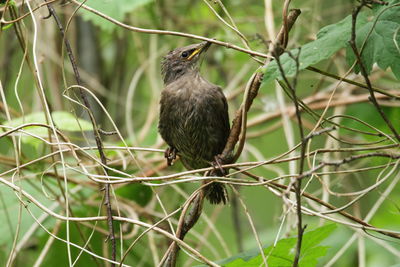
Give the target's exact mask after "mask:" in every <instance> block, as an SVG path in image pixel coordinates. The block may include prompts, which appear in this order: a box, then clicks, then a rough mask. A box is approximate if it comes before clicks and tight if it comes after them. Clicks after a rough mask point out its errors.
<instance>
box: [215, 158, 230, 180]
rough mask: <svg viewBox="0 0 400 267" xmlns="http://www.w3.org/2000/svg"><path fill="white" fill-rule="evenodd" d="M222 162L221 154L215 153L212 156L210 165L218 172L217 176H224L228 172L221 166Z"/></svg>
mask: <svg viewBox="0 0 400 267" xmlns="http://www.w3.org/2000/svg"><path fill="white" fill-rule="evenodd" d="M222 164H223V161H222V158H221V155H216V156H215V157H214V161H213V162H212V166H213V167H214V171H215V172H216V173H218V174H219V175H218V176H225V175H227V174H228V172H227V171H226V170H225V169H224V168H222Z"/></svg>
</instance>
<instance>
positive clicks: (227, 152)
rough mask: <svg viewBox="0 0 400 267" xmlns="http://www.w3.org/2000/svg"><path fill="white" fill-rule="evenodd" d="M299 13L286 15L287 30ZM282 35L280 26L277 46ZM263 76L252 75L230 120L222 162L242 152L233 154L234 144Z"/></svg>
mask: <svg viewBox="0 0 400 267" xmlns="http://www.w3.org/2000/svg"><path fill="white" fill-rule="evenodd" d="M300 13H301V12H300V10H299V9H293V10H290V12H289V15H288V31H289V30H290V29H291V28H292V26H293V25H294V23H295V22H296V19H297V18H298V16H299V15H300ZM284 35H285V31H284V30H283V28H282V29H281V30H280V32H279V34H278V37H277V43H278V44H279V45H278V46H279V47H281V45H280V44H281V43H282V42H283V40H284ZM282 52H283V50H282ZM282 52H281V53H282ZM277 53H279V52H277ZM263 77H264V73H263V72H261V71H260V72H258V73H256V74H255V75H254V76H252V81H251V82H250V87H249V90H248V95H247V101H246V103H245V105H244V107H243V106H241V107H240V108H239V109H238V110H237V111H236V113H235V118H234V119H233V121H232V128H231V132H230V134H229V137H228V141H227V143H226V145H225V148H224V150H223V152H222V153H221V159H222V161H223V162H224V163H234V162H235V161H236V160H237V159H238V158H239V156H240V154H241V152H242V151H241V149H239V150H238V151H237V152H236V153H235V154H233V151H234V149H235V146H236V144H237V143H238V141H239V137H240V134H241V133H242V121H243V113H244V114H245V115H246V114H247V112H248V111H249V109H250V107H251V105H252V104H253V101H254V98H255V97H256V96H257V94H258V90H259V89H260V86H261V83H262V79H263ZM243 109H244V112H243ZM244 139H245V135H242V140H244Z"/></svg>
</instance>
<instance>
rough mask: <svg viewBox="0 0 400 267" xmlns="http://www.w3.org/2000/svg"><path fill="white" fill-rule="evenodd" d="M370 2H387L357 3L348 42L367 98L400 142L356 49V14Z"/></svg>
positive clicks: (364, 0) (367, 0) (365, 0)
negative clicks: (363, 82)
mask: <svg viewBox="0 0 400 267" xmlns="http://www.w3.org/2000/svg"><path fill="white" fill-rule="evenodd" d="M371 3H375V4H379V5H386V4H387V3H386V2H384V1H376V0H375V1H373V0H361V3H360V5H358V6H357V7H356V8H355V9H354V11H353V13H352V21H351V22H352V23H351V39H350V41H349V44H350V46H351V48H352V50H353V52H354V55H355V56H356V58H357V63H358V66H359V67H360V71H361V75H362V76H363V77H364V80H365V83H366V85H367V87H368V90H369V93H370V97H369V100H370V101H371V102H372V104H373V105H374V106H375V108H376V110H377V111H378V112H379V114H380V116H381V117H382V119H383V120H384V121H385V123H386V124H387V126H388V127H389V129H390V130H391V131H392V133H393V134H394V136H395V137H396V139H397V141H398V142H400V135H399V134H398V132H397V131H396V129H395V128H394V126H393V124H392V122H391V121H390V120H389V119H388V118H387V117H386V115H385V113H384V112H383V110H382V108H381V106H380V105H379V104H378V101H377V100H376V97H375V92H374V89H373V88H372V85H371V81H370V79H369V77H368V73H367V70H366V68H365V65H364V63H363V61H362V58H361V54H360V52H359V51H358V48H357V44H356V23H357V16H358V14H359V13H360V11H361V9H362V8H363V7H364V6H366V5H367V4H371Z"/></svg>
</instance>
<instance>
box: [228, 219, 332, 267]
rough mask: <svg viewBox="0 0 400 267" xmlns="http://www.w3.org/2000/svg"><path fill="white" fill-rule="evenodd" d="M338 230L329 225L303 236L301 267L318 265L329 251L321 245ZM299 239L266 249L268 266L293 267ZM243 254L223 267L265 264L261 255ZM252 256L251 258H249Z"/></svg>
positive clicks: (279, 243)
mask: <svg viewBox="0 0 400 267" xmlns="http://www.w3.org/2000/svg"><path fill="white" fill-rule="evenodd" d="M335 229H336V225H335V224H329V225H325V226H322V227H320V228H317V229H315V230H312V231H309V232H306V233H305V234H304V236H303V243H302V248H301V254H300V260H299V265H300V266H301V267H312V266H316V265H317V263H318V258H320V257H322V256H324V255H325V254H326V252H327V250H328V247H326V246H319V244H320V243H321V242H322V241H323V240H324V239H325V238H327V237H328V236H329V235H330V234H331V233H332V232H333V231H334V230H335ZM296 242H297V238H284V239H281V240H279V242H278V243H277V244H276V246H275V247H272V246H270V247H268V248H266V249H264V254H265V255H268V257H267V261H268V266H280V267H284V266H288V267H289V266H292V264H293V260H294V256H295V249H296ZM251 254H252V253H251V252H250V253H249V255H247V254H246V253H243V254H241V255H240V257H239V258H237V257H236V258H235V259H231V260H230V261H226V260H225V261H222V263H221V264H222V265H223V266H226V267H236V266H246V267H248V266H260V265H262V264H263V258H262V256H261V254H258V255H256V256H250V255H251ZM249 256H250V257H249Z"/></svg>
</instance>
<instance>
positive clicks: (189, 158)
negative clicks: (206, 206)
mask: <svg viewBox="0 0 400 267" xmlns="http://www.w3.org/2000/svg"><path fill="white" fill-rule="evenodd" d="M210 45H211V43H210V42H202V43H200V44H193V45H189V46H185V47H181V48H177V49H175V50H173V51H171V52H169V53H168V54H167V55H166V56H165V57H164V59H163V61H162V66H161V73H162V76H163V79H164V85H165V88H164V90H163V92H162V94H161V101H160V121H159V124H158V129H159V132H160V134H161V136H162V138H163V139H164V140H165V142H166V143H167V144H168V145H169V148H168V149H167V150H166V152H165V157H166V158H167V161H168V165H171V163H172V161H173V160H174V159H175V156H176V154H178V155H179V156H180V159H181V161H182V163H183V165H184V166H185V167H186V168H187V169H189V170H191V169H200V168H205V167H209V166H211V165H213V166H219V164H220V163H221V162H220V159H219V157H218V155H219V154H220V153H222V151H223V149H224V147H225V144H226V141H227V139H228V136H229V131H230V126H229V116H228V104H227V101H226V98H225V95H224V93H223V92H222V90H221V88H220V87H218V86H217V85H214V84H212V83H210V82H209V81H207V80H206V79H204V78H203V77H202V76H201V74H200V71H199V65H200V64H199V59H200V56H201V54H202V53H203V52H205V51H206V50H207V49H208V48H209V47H210ZM212 174H213V175H217V176H223V175H224V171H223V170H222V169H217V168H216V169H215V170H214V172H213V173H212ZM204 194H205V196H206V198H207V199H208V200H209V201H210V202H211V203H212V204H219V203H221V202H223V203H224V204H225V203H226V201H227V193H226V189H225V187H224V185H222V184H221V183H216V182H213V183H211V184H209V185H208V186H207V187H205V188H204Z"/></svg>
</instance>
